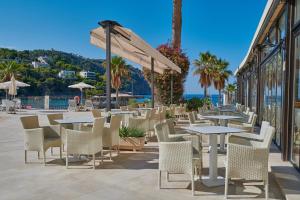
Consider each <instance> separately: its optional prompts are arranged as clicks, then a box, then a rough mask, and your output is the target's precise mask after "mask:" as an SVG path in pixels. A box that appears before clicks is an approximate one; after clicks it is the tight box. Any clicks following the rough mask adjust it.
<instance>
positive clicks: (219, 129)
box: [182, 126, 245, 135]
mask: <svg viewBox="0 0 300 200" xmlns="http://www.w3.org/2000/svg"><path fill="white" fill-rule="evenodd" d="M182 128H183V129H185V130H187V131H191V132H194V133H199V134H206V135H209V134H227V133H240V132H245V130H242V129H239V128H231V127H227V126H186V127H182Z"/></svg>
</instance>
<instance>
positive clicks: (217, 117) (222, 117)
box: [201, 115, 242, 151]
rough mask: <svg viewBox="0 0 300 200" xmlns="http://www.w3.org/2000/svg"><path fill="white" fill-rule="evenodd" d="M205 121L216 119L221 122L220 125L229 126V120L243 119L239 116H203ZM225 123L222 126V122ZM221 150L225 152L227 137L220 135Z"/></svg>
mask: <svg viewBox="0 0 300 200" xmlns="http://www.w3.org/2000/svg"><path fill="white" fill-rule="evenodd" d="M201 117H202V118H204V119H215V120H219V125H224V126H228V120H230V119H241V118H242V117H239V116H232V115H207V116H201ZM221 120H222V121H224V124H221V123H220V121H221ZM220 150H221V151H225V135H224V134H223V135H220Z"/></svg>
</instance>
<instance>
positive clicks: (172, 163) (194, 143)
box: [155, 122, 202, 195]
mask: <svg viewBox="0 0 300 200" xmlns="http://www.w3.org/2000/svg"><path fill="white" fill-rule="evenodd" d="M155 132H156V135H157V138H158V141H159V188H161V172H162V171H164V172H167V180H169V174H170V173H171V174H181V173H182V174H188V175H190V176H191V182H192V194H193V195H194V190H195V189H194V174H195V171H196V173H198V174H199V177H201V169H202V149H201V145H200V141H199V137H198V136H185V137H182V136H179V137H169V130H168V124H167V123H166V122H164V123H160V124H156V125H155Z"/></svg>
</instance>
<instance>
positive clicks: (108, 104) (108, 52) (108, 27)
mask: <svg viewBox="0 0 300 200" xmlns="http://www.w3.org/2000/svg"><path fill="white" fill-rule="evenodd" d="M105 30H106V111H107V112H109V111H110V110H111V85H110V83H111V72H110V68H111V38H110V32H111V24H110V23H107V25H106V27H105Z"/></svg>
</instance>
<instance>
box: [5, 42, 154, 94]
mask: <svg viewBox="0 0 300 200" xmlns="http://www.w3.org/2000/svg"><path fill="white" fill-rule="evenodd" d="M39 57H45V58H46V59H47V63H48V64H49V66H48V67H39V68H34V67H33V66H32V64H31V63H32V62H33V61H38V60H37V59H38V58H39ZM11 60H13V61H16V62H17V63H18V64H19V65H20V69H19V70H18V71H19V73H18V77H17V79H18V80H21V81H24V82H26V83H28V84H30V85H31V87H29V88H26V89H20V90H19V94H20V95H24V96H43V95H45V94H48V95H75V94H78V91H77V90H74V89H69V88H68V86H69V85H71V84H73V83H77V82H80V81H84V82H86V83H88V84H91V85H94V86H95V87H96V89H94V90H92V91H88V95H99V94H103V93H104V91H105V76H104V74H105V68H104V67H103V66H102V62H103V60H101V59H90V58H85V57H82V56H80V55H75V54H72V53H66V52H62V51H57V50H53V49H51V50H32V51H29V50H24V51H17V50H12V49H5V48H0V62H5V61H11ZM61 70H72V71H75V72H76V75H75V77H74V78H72V79H62V78H59V77H58V73H59V72H60V71H61ZM82 70H86V71H91V72H95V73H96V78H95V80H91V79H84V78H82V77H80V76H79V75H78V74H79V72H80V71H82ZM129 70H130V74H131V78H132V80H133V83H134V84H133V85H134V86H133V90H134V94H150V88H149V85H148V83H147V81H146V80H145V79H144V77H143V74H142V72H141V71H140V70H139V69H136V68H134V67H132V66H129ZM131 82H132V81H131V80H128V79H124V80H123V83H122V87H121V89H120V91H122V92H131ZM0 95H4V92H3V91H2V92H0Z"/></svg>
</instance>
